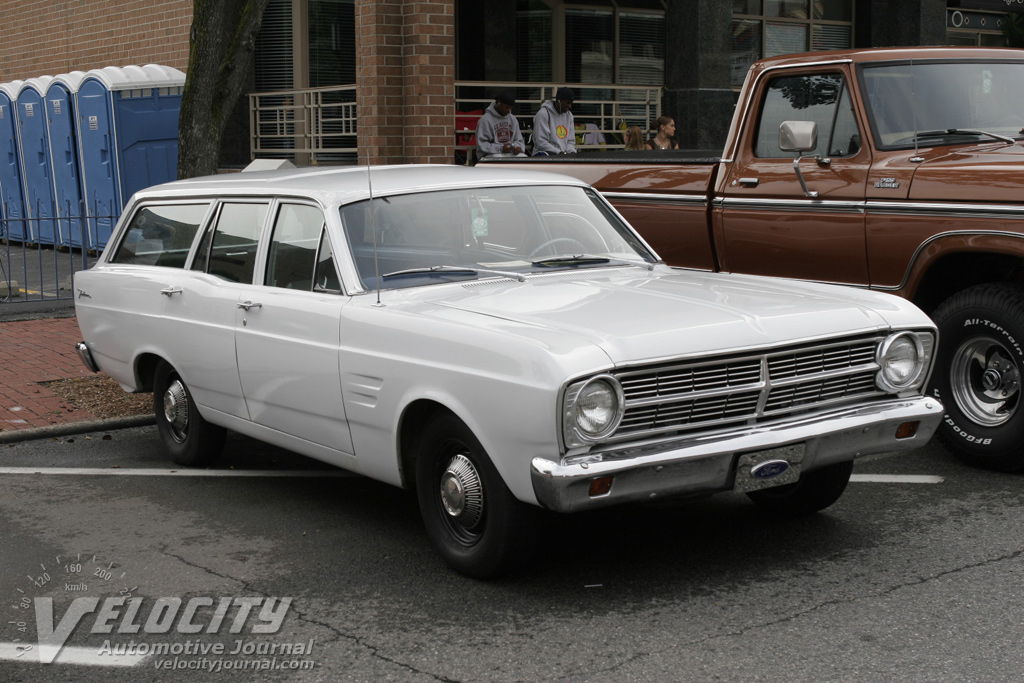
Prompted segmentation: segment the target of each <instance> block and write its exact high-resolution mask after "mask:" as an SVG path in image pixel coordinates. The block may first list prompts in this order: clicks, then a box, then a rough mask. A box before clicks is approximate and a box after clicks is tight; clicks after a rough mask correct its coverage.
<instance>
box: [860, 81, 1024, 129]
mask: <svg viewBox="0 0 1024 683" xmlns="http://www.w3.org/2000/svg"><path fill="white" fill-rule="evenodd" d="M861 79H862V89H863V91H864V99H865V102H866V104H867V107H868V115H869V118H870V120H871V125H872V128H873V130H874V134H875V140H876V141H877V143H878V146H879V148H881V149H901V148H913V147H914V143H915V136H916V138H917V140H916V141H917V145H918V146H919V147H922V146H932V145H942V144H962V143H964V142H968V141H976V140H986V141H991V142H997V141H998V140H999V136H1003V137H1012V138H1020V137H1021V136H1022V135H1024V62H980V61H968V62H935V61H928V62H902V63H899V64H885V65H880V66H871V65H865V66H864V67H863V70H862V71H861ZM993 134H994V135H993Z"/></svg>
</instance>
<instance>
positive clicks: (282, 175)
mask: <svg viewBox="0 0 1024 683" xmlns="http://www.w3.org/2000/svg"><path fill="white" fill-rule="evenodd" d="M371 185H372V188H371ZM515 185H575V186H579V187H587V184H586V183H584V182H582V181H581V180H578V179H576V178H572V177H569V176H563V175H558V174H553V173H547V172H541V171H523V170H519V169H504V168H502V169H497V168H476V167H466V166H454V165H446V164H407V165H401V166H370V167H366V166H335V167H330V168H313V167H308V168H289V169H281V170H274V171H244V172H241V173H225V174H220V175H216V176H205V177H201V178H191V179H188V180H177V181H174V182H170V183H164V184H162V185H156V186H154V187H150V188H147V189H145V190H141V191H139V192H138V193H136V197H137V198H138V199H147V198H154V197H160V198H185V197H195V196H210V195H216V196H236V197H238V196H267V195H275V196H299V197H308V198H310V199H314V200H317V201H319V202H321V203H322V204H324V205H325V206H326V205H330V204H348V203H350V202H354V201H360V200H363V199H367V198H368V197H369V196H370V193H371V189H372V194H373V196H374V197H384V196H389V195H396V194H409V193H415V192H428V191H437V190H447V189H460V188H476V187H501V186H515Z"/></svg>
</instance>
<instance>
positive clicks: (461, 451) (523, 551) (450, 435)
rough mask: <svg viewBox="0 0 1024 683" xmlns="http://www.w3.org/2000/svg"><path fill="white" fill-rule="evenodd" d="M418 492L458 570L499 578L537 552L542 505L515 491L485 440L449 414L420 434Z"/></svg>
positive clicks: (433, 535)
mask: <svg viewBox="0 0 1024 683" xmlns="http://www.w3.org/2000/svg"><path fill="white" fill-rule="evenodd" d="M416 494H417V496H418V498H419V506H420V514H421V515H422V517H423V524H424V526H425V527H426V529H427V535H428V536H429V537H430V540H431V541H432V542H433V544H434V547H435V548H436V549H437V551H438V552H439V553H440V554H441V557H442V558H444V561H445V562H446V563H448V566H450V567H451V568H452V569H454V570H455V571H457V572H459V573H461V574H465V575H466V576H470V577H474V578H478V579H488V578H495V577H497V576H501V575H504V574H507V573H510V572H512V571H514V570H516V569H518V568H519V567H520V566H521V565H522V564H523V563H524V562H525V561H526V560H528V559H529V557H530V555H531V554H532V551H533V547H534V545H535V543H536V539H537V531H538V527H539V524H538V519H539V515H540V512H541V511H540V508H536V507H534V506H532V505H527V504H525V503H522V502H520V501H519V500H517V499H516V498H515V496H513V495H512V492H511V491H509V490H508V487H507V486H506V485H505V482H504V481H502V479H501V476H500V475H499V474H498V471H497V470H496V469H495V468H494V465H493V464H492V463H491V461H490V459H489V458H488V457H487V454H486V453H485V452H484V449H483V447H482V446H481V445H480V442H479V441H478V440H477V439H476V437H475V436H473V433H472V432H471V431H470V430H469V428H468V427H466V425H465V424H463V422H462V421H461V420H459V419H458V418H456V417H455V416H454V415H451V414H450V413H444V414H441V415H438V416H436V417H435V418H434V419H433V420H431V422H430V423H429V424H428V425H427V428H426V429H425V430H424V432H423V434H422V436H421V438H420V442H419V444H418V446H417V452H416Z"/></svg>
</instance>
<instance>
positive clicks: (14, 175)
mask: <svg viewBox="0 0 1024 683" xmlns="http://www.w3.org/2000/svg"><path fill="white" fill-rule="evenodd" d="M22 83H23V81H12V82H10V83H2V84H0V218H2V219H3V222H2V223H0V237H2V238H4V239H8V240H11V241H13V242H26V241H29V236H28V232H27V230H28V225H27V224H26V223H25V202H24V199H22V189H21V154H20V152H19V151H18V115H17V113H16V111H15V107H16V106H17V105H16V103H17V101H18V91H19V90H20V89H21V85H22Z"/></svg>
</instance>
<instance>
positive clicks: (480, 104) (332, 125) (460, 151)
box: [249, 81, 662, 165]
mask: <svg viewBox="0 0 1024 683" xmlns="http://www.w3.org/2000/svg"><path fill="white" fill-rule="evenodd" d="M559 85H560V84H552V83H531V82H522V81H506V82H495V81H456V83H455V119H454V121H453V122H452V123H453V126H452V132H453V137H454V139H453V143H454V149H455V155H456V160H457V161H459V162H464V163H473V161H474V153H475V150H476V140H475V136H474V133H475V131H476V124H477V121H478V120H479V119H480V116H481V115H482V114H483V112H484V110H485V109H486V108H487V106H488V105H489V104H490V103H491V102H493V101H494V97H495V95H496V94H497V93H498V92H499V91H501V90H511V91H512V92H514V93H515V94H516V104H515V106H514V107H513V110H512V111H513V113H514V114H515V116H516V118H517V119H519V122H520V128H521V129H522V131H523V136H524V138H526V140H527V142H529V138H530V135H531V134H532V133H533V115H534V114H536V113H537V110H538V109H540V107H541V105H542V104H543V103H544V101H545V100H548V99H551V98H552V97H554V94H555V91H556V90H557V89H558V87H559ZM568 85H569V87H571V88H572V89H573V91H574V93H575V96H576V99H575V101H574V103H573V108H572V111H573V117H574V119H575V121H576V128H577V131H576V135H577V145H576V146H577V148H578V149H582V150H588V149H621V148H622V147H623V144H624V143H623V133H624V131H625V129H626V128H627V127H628V126H639V127H640V128H641V130H644V131H647V130H649V129H650V127H651V126H652V124H653V122H654V120H655V119H657V118H658V117H659V116H661V94H662V87H661V86H660V85H604V84H601V85H596V84H593V83H570V84H568ZM358 129H359V111H358V105H357V104H356V86H355V85H345V86H334V87H328V88H307V89H299V90H278V91H275V92H261V93H252V94H250V95H249V135H250V140H249V151H250V155H251V156H252V158H254V159H257V158H263V159H266V158H269V159H288V160H291V161H295V162H296V163H297V164H299V165H309V164H355V163H357V162H358V152H359V147H358V141H357V137H356V134H357V132H358Z"/></svg>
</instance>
